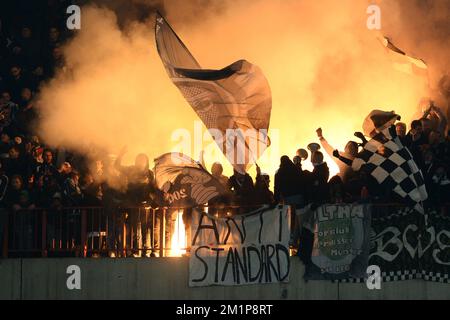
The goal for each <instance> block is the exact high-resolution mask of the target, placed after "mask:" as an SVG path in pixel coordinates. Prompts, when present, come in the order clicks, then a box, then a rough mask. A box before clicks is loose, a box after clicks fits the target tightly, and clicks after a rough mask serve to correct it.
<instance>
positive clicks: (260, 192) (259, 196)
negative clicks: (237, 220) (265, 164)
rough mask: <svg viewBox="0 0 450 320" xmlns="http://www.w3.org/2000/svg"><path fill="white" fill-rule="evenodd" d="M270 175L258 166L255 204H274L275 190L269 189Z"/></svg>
mask: <svg viewBox="0 0 450 320" xmlns="http://www.w3.org/2000/svg"><path fill="white" fill-rule="evenodd" d="M269 185H270V177H269V175H268V174H267V173H261V168H260V167H259V166H257V167H256V181H255V204H270V205H271V204H273V203H274V202H275V200H274V196H273V192H272V191H270V189H269Z"/></svg>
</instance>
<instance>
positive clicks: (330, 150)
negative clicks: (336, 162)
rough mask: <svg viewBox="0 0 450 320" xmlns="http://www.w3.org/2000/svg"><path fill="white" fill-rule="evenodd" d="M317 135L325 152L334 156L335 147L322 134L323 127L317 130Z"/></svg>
mask: <svg viewBox="0 0 450 320" xmlns="http://www.w3.org/2000/svg"><path fill="white" fill-rule="evenodd" d="M316 133H317V137H318V138H319V140H320V144H321V146H322V148H324V150H325V152H326V153H327V154H328V155H329V156H330V157H331V158H332V157H333V150H334V148H333V147H332V146H331V145H330V144H329V143H328V141H327V140H326V139H325V138H324V137H323V135H322V128H318V129H317V130H316Z"/></svg>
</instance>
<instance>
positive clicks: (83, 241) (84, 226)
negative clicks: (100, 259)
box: [81, 209, 87, 258]
mask: <svg viewBox="0 0 450 320" xmlns="http://www.w3.org/2000/svg"><path fill="white" fill-rule="evenodd" d="M86 233H87V217H86V210H85V209H84V210H81V250H82V252H81V254H82V256H83V258H86V256H87V241H86V240H87V238H86V236H87V234H86Z"/></svg>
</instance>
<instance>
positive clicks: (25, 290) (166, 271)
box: [0, 258, 450, 300]
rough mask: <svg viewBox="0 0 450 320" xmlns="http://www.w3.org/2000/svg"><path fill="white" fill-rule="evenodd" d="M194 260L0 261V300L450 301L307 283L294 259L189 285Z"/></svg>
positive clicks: (434, 288) (431, 291)
mask: <svg viewBox="0 0 450 320" xmlns="http://www.w3.org/2000/svg"><path fill="white" fill-rule="evenodd" d="M188 262H189V261H188V258H154V259H133V258H130V259H72V258H62V259H53V258H52V259H6V260H1V259H0V299H209V300H210V299H258V300H264V299H298V300H310V299H450V284H442V283H434V282H426V281H423V280H410V281H400V282H391V283H382V289H381V290H368V289H367V288H366V286H365V284H338V283H331V282H329V281H309V282H307V283H305V282H304V281H303V272H304V269H303V264H302V263H300V261H299V259H298V258H292V266H291V267H292V269H291V274H290V282H289V283H282V284H270V285H252V286H238V287H202V288H189V287H188V286H187V283H188V265H189V264H188ZM72 264H74V265H78V266H79V267H80V268H81V290H68V289H67V287H66V280H67V277H68V275H67V274H66V269H67V267H68V266H69V265H72Z"/></svg>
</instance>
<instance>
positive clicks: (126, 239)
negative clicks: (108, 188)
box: [0, 206, 242, 258]
mask: <svg viewBox="0 0 450 320" xmlns="http://www.w3.org/2000/svg"><path fill="white" fill-rule="evenodd" d="M205 210H208V208H207V207H205ZM210 210H211V211H212V210H213V209H212V208H210ZM241 210H242V207H227V208H221V209H218V210H215V211H214V214H216V215H217V216H218V215H222V214H231V212H234V213H236V212H240V211H241ZM190 213H191V209H185V208H157V209H154V208H150V207H133V208H117V207H114V208H112V207H108V206H105V207H66V208H55V209H42V208H38V209H28V210H17V211H5V210H3V211H0V231H1V229H2V228H3V236H1V235H2V232H0V242H3V247H2V248H1V247H0V249H1V251H2V256H3V257H4V258H7V257H99V256H110V257H130V256H133V257H143V256H147V257H167V256H182V255H183V254H185V253H186V252H188V251H189V248H188V246H187V243H188V240H187V239H189V238H190V235H189V228H188V225H189V221H190ZM1 221H3V223H1ZM2 224H3V226H2ZM1 240H3V241H1Z"/></svg>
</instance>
